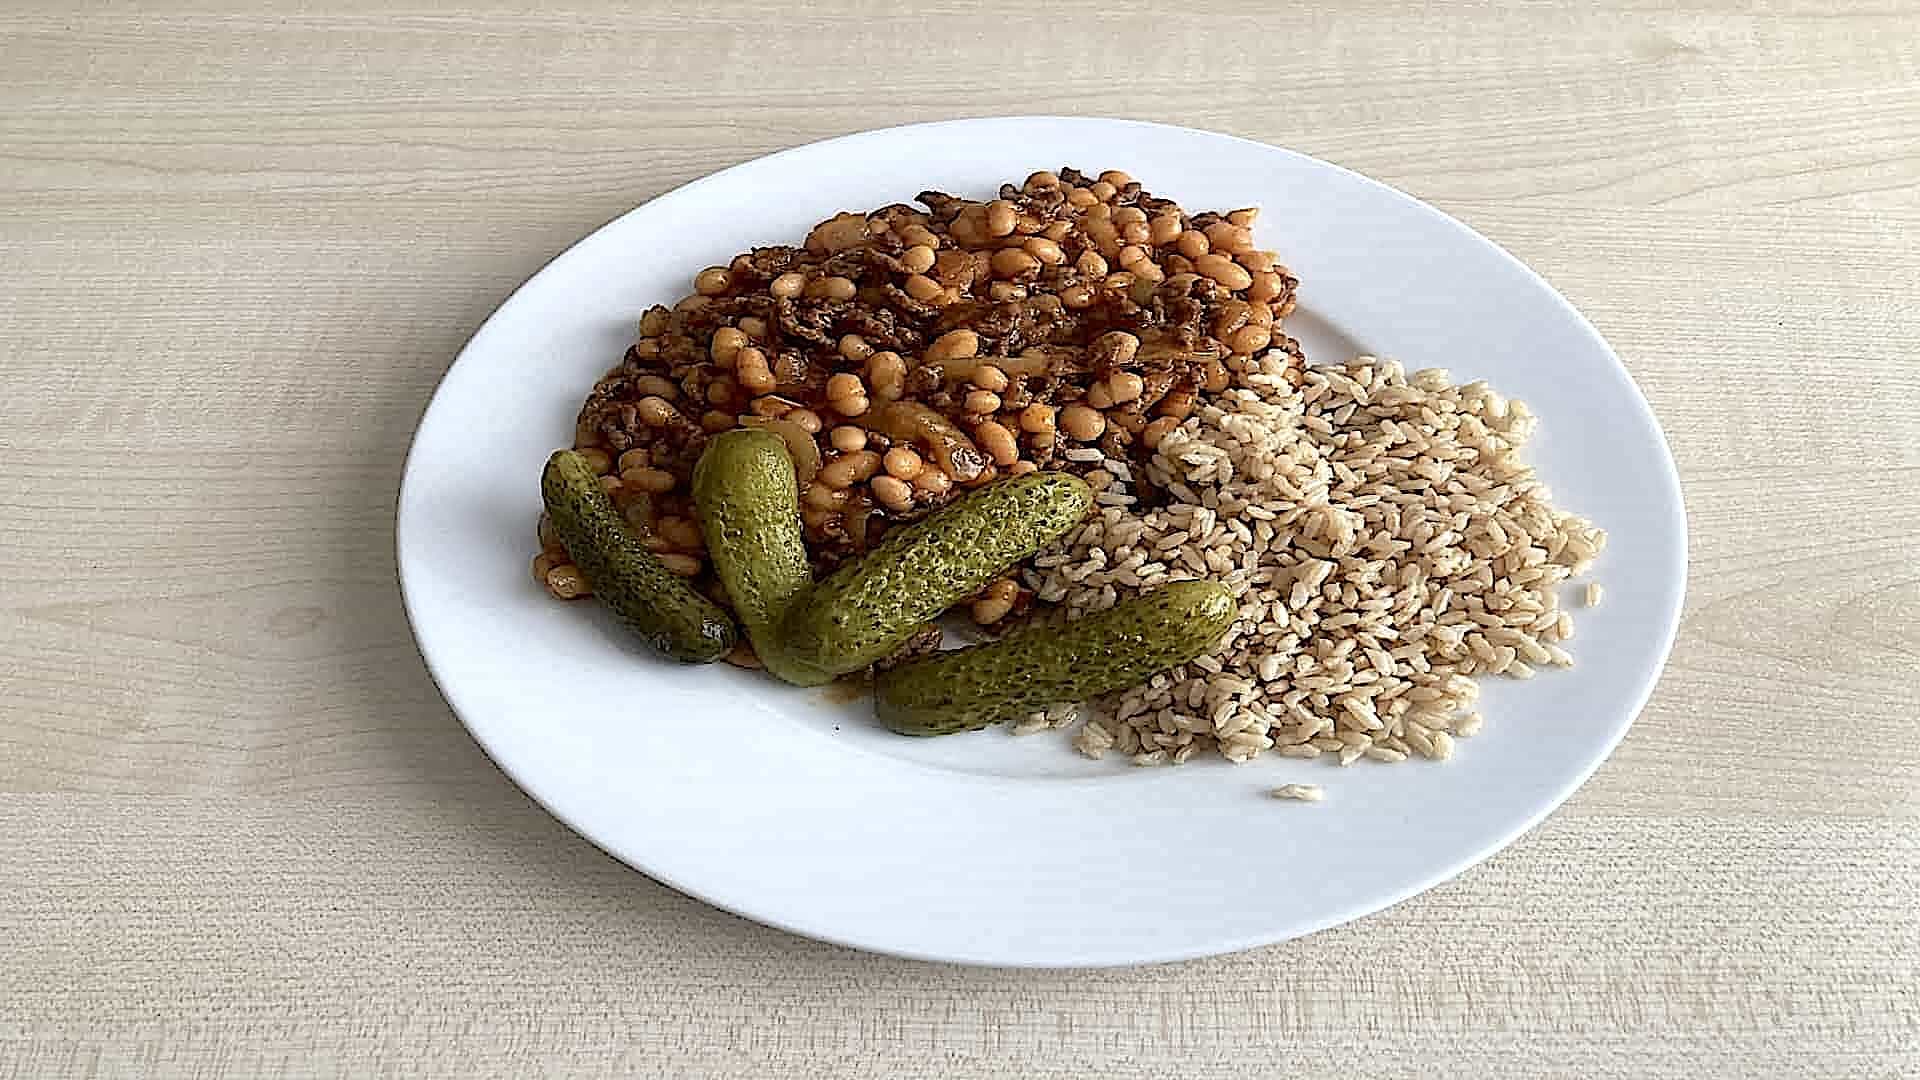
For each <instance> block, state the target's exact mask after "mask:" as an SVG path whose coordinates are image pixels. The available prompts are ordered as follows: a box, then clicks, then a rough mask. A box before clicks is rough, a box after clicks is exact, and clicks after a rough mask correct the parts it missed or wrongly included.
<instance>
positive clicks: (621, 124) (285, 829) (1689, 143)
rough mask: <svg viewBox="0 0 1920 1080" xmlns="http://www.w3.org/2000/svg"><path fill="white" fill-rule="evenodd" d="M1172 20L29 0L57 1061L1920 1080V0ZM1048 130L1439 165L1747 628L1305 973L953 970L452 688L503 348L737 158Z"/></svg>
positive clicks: (2, 53) (3, 286) (1263, 954)
mask: <svg viewBox="0 0 1920 1080" xmlns="http://www.w3.org/2000/svg"><path fill="white" fill-rule="evenodd" d="M1156 11H1157V13H1156V14H1153V15H1144V14H1133V13H1130V9H1129V8H1128V7H1127V6H1126V5H1114V4H1107V3H1096V2H1093V0H1066V2H1063V3H1056V4H1051V5H1045V6H1038V7H1034V6H1028V5H1013V4H1007V3H1004V2H993V3H987V4H961V3H953V2H936V3H921V4H915V5H909V6H908V7H906V8H895V7H894V6H892V5H888V4H883V3H879V2H877V0H864V2H858V3H844V4H839V3H826V2H820V0H795V2H794V3H790V4H787V5H784V6H767V5H757V4H746V3H741V2H738V0H715V2H709V3H707V4H704V5H700V6H698V7H697V8H695V7H691V6H683V7H681V8H680V9H679V10H675V9H672V8H669V7H668V6H666V5H657V4H648V3H638V4H619V3H612V2H606V0H574V2H572V3H567V4H543V5H539V6H537V7H529V6H527V5H524V4H520V3H517V2H505V0H500V2H495V0H461V2H459V3H457V4H455V5H451V6H427V5H414V6H407V5H405V4H395V3H390V2H381V3H372V2H362V3H339V4H331V5H324V4H322V5H316V4H309V3H300V2H277V3H267V4H259V3H254V4H241V3H238V2H236V0H178V2H175V3H163V2H158V0H124V2H116V3H108V2H104V0H103V2H97V3H84V4H73V3H64V2H62V3H55V2H51V0H38V2H18V0H16V2H14V3H10V4H8V5H7V10H6V13H5V16H4V18H0V387H4V390H5V392H4V394H0V432H3V433H4V435H0V511H3V513H0V536H4V544H0V655H3V656H4V658H5V662H4V667H0V943H4V953H3V955H4V961H3V962H0V1075H17V1076H31V1077H43V1076H59V1075H85V1074H89V1073H98V1074H103V1075H126V1076H134V1075H189V1074H191V1075H234V1076H257V1075H263V1074H275V1073H288V1074H301V1075H305V1074H332V1075H368V1074H373V1073H395V1074H421V1075H462V1076H479V1075H531V1074H534V1073H544V1074H555V1073H588V1074H591V1073H605V1072H617V1071H618V1072H633V1073H639V1074H645V1075H656V1076H672V1077H717V1076H752V1077H770V1078H786V1077H809V1078H811V1077H819V1076H855V1075H872V1076H890V1077H914V1076H924V1077H945V1076H968V1075H979V1076H1008V1077H1032V1078H1055V1077H1059V1078H1065V1077H1087V1076H1118V1077H1143V1078H1144V1077H1169V1076H1186V1077H1206V1078H1211V1077H1227V1076H1274V1075H1287V1076H1300V1077H1320V1076H1326V1077H1343V1078H1344V1077H1353V1076H1362V1075H1377V1076H1396V1077H1415V1076H1418V1077H1432V1076H1448V1075H1460V1076H1516V1077H1520V1076H1524V1077H1538V1076H1570V1077H1573V1076H1577V1077H1588V1078H1611V1077H1622V1078H1624V1077H1676V1078H1677V1077H1700V1076H1722V1075H1724V1076H1754V1077H1784V1076H1834V1077H1841V1076H1845V1077H1894V1076H1911V1075H1915V1074H1916V1073H1917V1072H1920V990H1917V989H1916V986H1917V985H1920V554H1917V553H1916V552H1920V540H1917V539H1916V538H1917V537H1920V359H1917V358H1916V357H1917V356H1920V302H1916V299H1915V298H1916V297H1917V296H1920V240H1917V239H1916V236H1920V6H1916V5H1914V4H1911V3H1900V2H1890V0H1879V2H1875V3H1865V2H1860V3H1847V2H1833V3H1818V2H1812V0H1799V2H1795V0H1759V2H1744V0H1743V2H1739V3H1735V2H1731V0H1728V2H1710V0H1687V2H1681V3H1667V2H1661V3H1655V2H1652V0H1642V2H1639V3H1629V4H1610V5H1590V4H1584V3H1577V2H1573V0H1540V2H1535V3H1527V4H1510V5H1499V4H1486V3H1433V4H1424V5H1419V6H1418V7H1417V8H1416V7H1413V6H1402V5H1362V4H1357V3H1335V2H1329V0H1305V2H1300V3H1287V4H1280V3H1267V2H1252V3H1243V4H1225V3H1213V2H1209V0H1202V2H1200V3H1197V4H1181V5H1173V6H1162V7H1160V8H1158V9H1156ZM1030 112H1049V113H1092V114H1107V115H1121V116H1133V117H1140V118H1146V119H1157V120H1166V121H1172V122H1177V123H1184V124H1191V125H1195V126H1200V127H1208V128H1214V129H1219V130H1223V131H1230V132H1234V133H1237V134H1242V135H1247V136H1250V137H1254V138H1260V139H1265V140H1268V141H1272V142H1277V143H1282V144H1285V145H1288V146H1292V147H1294V148H1296V149H1300V150H1303V151H1306V152H1309V153H1314V154H1318V155H1321V156H1324V157H1327V158H1330V159H1332V160H1334V161H1337V162H1339V163H1341V164H1344V165H1348V166H1350V167H1353V168H1356V169H1359V170H1361V171H1363V172H1366V173H1369V174H1370V175H1373V176H1376V177H1378V178H1380V179H1382V180H1385V181H1387V182H1389V183H1393V184H1396V185H1398V186H1400V187H1403V188H1405V189H1407V190H1409V191H1412V192H1414V193H1415V194H1418V195H1420V196H1421V197H1423V198H1426V199H1428V200H1430V201H1432V202H1434V203H1435V204H1437V205H1439V206H1440V207H1442V208H1443V209H1446V210H1448V211H1450V212H1452V213H1454V214H1456V215H1458V216H1460V217H1462V218H1464V219H1465V220H1466V221H1467V222H1469V223H1470V224H1472V225H1473V226H1474V227H1476V228H1478V229H1480V230H1481V231H1482V232H1485V233H1486V234H1487V235H1489V236H1491V237H1493V238H1494V239H1495V240H1497V241H1499V242H1500V243H1502V244H1504V245H1506V246H1507V247H1508V248H1510V249H1511V250H1513V251H1514V252H1516V253H1517V254H1519V255H1520V256H1521V257H1522V258H1524V259H1526V260H1527V261H1528V262H1529V263H1531V264H1532V265H1533V266H1535V267H1536V268H1538V269H1540V270H1541V271H1542V272H1543V273H1544V274H1546V276H1547V277H1548V278H1549V279H1551V280H1552V281H1553V282H1554V283H1555V284H1556V285H1558V286H1559V287H1560V288H1561V289H1562V290H1563V291H1564V292H1565V293H1566V294H1567V295H1568V296H1569V297H1570V298H1571V299H1572V300H1573V301H1574V303H1576V304H1577V305H1579V306H1580V307H1581V309H1582V310H1583V311H1585V312H1586V313H1587V314H1588V315H1589V316H1590V317H1591V318H1592V319H1593V320H1594V321H1595V323H1596V324H1597V325H1598V326H1599V327H1600V328H1601V330H1602V331H1603V332H1604V333H1605V334H1606V335H1607V336H1608V337H1609V339H1610V340H1611V341H1612V342H1613V343H1614V345H1615V346H1616V347H1617V348H1618V349H1619V350H1620V352H1621V354H1622V355H1623V356H1624V357H1625V359H1626V360H1627V362H1628V364H1629V366H1630V367H1631V368H1632V370H1633V372H1634V375H1635V377H1636V378H1637V379H1638V380H1639V382H1640V385H1641V386H1642V387H1643V388H1644V389H1645V391H1646V393H1647V395H1648V397H1649V398H1650V399H1651V400H1652V402H1653V405H1654V408H1655V409H1656V411H1657V412H1658V413H1659V415H1660V417H1661V419H1662V421H1663V423H1664V425H1665V427H1666V429H1667V431H1668V433H1669V435H1670V437H1671V440H1672V443H1673V448H1674V453H1675V456H1676V458H1677V459H1678V461H1679V464H1680V468H1681V472H1682V475H1683V477H1684V480H1685V485H1686V496H1687V502H1688V509H1689V513H1690V523H1691V529H1692V552H1691V554H1692V577H1691V581H1690V591H1689V596H1688V604H1687V610H1686V615H1685V621H1684V624H1683V626H1682V629H1681V635H1680V640H1679V644H1678V646H1677V648H1676V649H1675V652H1674V656H1673V661H1672V664H1671V665H1670V666H1669V668H1668V671H1667V674H1666V676H1665V678H1664V679H1663V681H1662V682H1661V685H1660V688H1659V690H1658V692H1657V693H1656V695H1655V697H1654V699H1653V702H1652V704H1651V705H1650V706H1649V707H1648V709H1647V711H1646V712H1645V714H1644V715H1643V716H1642V718H1641V720H1640V722H1639V723H1638V724H1637V725H1636V726H1635V727H1634V729H1633V731H1632V733H1631V734H1630V735H1629V737H1628V738H1627V740H1626V742H1625V743H1624V744H1623V745H1622V746H1621V748H1620V750H1619V752H1618V753H1617V754H1616V755H1615V756H1614V757H1613V759H1612V760H1611V761H1610V762H1609V763H1608V764H1607V765H1606V767H1605V768H1603V769H1602V770H1601V771H1600V773H1599V774H1598V775H1597V776H1596V777H1595V778H1594V779H1593V781H1592V782H1591V783H1589V784H1588V785H1587V786H1586V787H1585V788H1584V789H1582V790H1581V792H1580V793H1579V794H1578V795H1577V796H1576V797H1575V798H1574V799H1573V800H1572V802H1570V803H1569V804H1568V805H1567V806H1566V807H1565V808H1564V809H1563V810H1562V811H1560V812H1559V813H1558V814H1556V815H1555V816H1554V817H1553V818H1552V819H1551V820H1549V821H1548V822H1547V823H1546V824H1545V825H1543V826H1542V827H1541V828H1540V829H1538V830H1537V831H1535V832H1534V833H1532V834H1530V835H1529V836H1528V837H1526V838H1525V839H1523V840H1522V841H1521V842H1519V843H1518V844H1516V845H1514V846H1513V847H1512V848H1510V849H1508V850H1507V851H1505V852H1503V853H1501V854H1500V855H1498V856H1497V857H1495V858H1493V859H1491V860H1490V861H1488V862H1487V863H1486V864H1485V865H1483V866H1481V867H1479V868H1477V869H1475V870H1473V871H1471V872H1469V873H1468V874H1466V875H1465V876H1463V877H1462V878H1460V879H1459V880H1457V881H1454V882H1452V883H1450V884H1448V885H1445V886H1443V887H1441V888H1439V889H1436V890H1434V891H1433V892H1431V893H1429V894H1427V895H1425V896H1422V897H1420V898H1417V899H1415V900H1413V901H1410V902H1408V903H1406V904H1403V905H1401V906H1399V907H1397V908H1394V909H1392V910H1390V911H1388V912H1386V913H1383V914H1381V915H1378V916H1375V917H1373V918H1369V919H1366V920H1363V921H1361V922H1359V923H1357V924H1354V925H1351V926H1347V927H1344V928H1341V929H1338V930H1333V931H1329V932H1326V933H1323V934H1319V935H1316V936H1314V937H1312V938H1309V939H1307V940H1303V941H1299V942H1294V943H1291V944H1288V945H1283V946H1278V947H1274V948H1268V949H1261V950H1257V951H1254V952H1251V953H1247V954H1243V955H1239V956H1233V957H1227V958H1221V959H1217V960H1211V961H1204V962H1198V963H1190V964H1180V965H1172V966H1166V967H1155V968H1147V969H1142V970H1135V971H1123V972H1101V973H1071V972H1068V973H1059V972H999V971H981V970H967V969H954V968H943V967H935V966H929V965H924V964H915V963H907V962H901V961H894V960H889V959H883V958H877V957H872V956H866V955H862V954H857V953H852V952H848V951H845V950H841V949H837V948H834V947H830V946H825V945H819V944H815V943H812V942H808V941H804V940H801V939H798V938H794V937H790V936H788V935H785V934H782V933H780V932H777V931H772V930H768V929H764V928H761V927H758V926H755V925H753V924H750V923H746V922H743V921H741V920H738V919H735V918H733V917H730V916H727V915H723V914H720V913H718V912H715V911H713V910H711V909H708V908H706V907H704V906H702V905H700V904H698V903H696V902H693V901H691V900H687V899H685V898H682V897H680V896H679V895H677V894H675V893H673V892H671V891H669V890H667V889H665V888H662V887H660V886H658V885H655V884H653V883H651V882H649V881H647V880H646V879H645V878H642V877H640V876H639V875H637V874H634V873H632V872H631V871H628V870H626V869H624V868H623V867H621V866H620V865H619V864H617V863H614V862H613V861H611V860H610V859H608V858H606V857H605V856H603V855H601V854H600V853H598V852H597V851H595V850H594V849H592V848H591V847H590V846H589V845H588V844H586V843H585V842H584V841H581V840H579V839H577V838H575V837H573V836H572V835H571V834H570V833H568V832H567V831H566V830H565V829H564V828H563V827H561V826H560V825H558V824H557V823H555V822H554V821H553V820H551V819H550V818H548V817H547V816H546V815H545V814H544V813H542V812H541V811H540V810H539V809H538V808H537V807H535V806H534V805H532V804H531V803H530V802H529V801H528V800H527V799H526V798H525V797H523V796H522V795H520V794H519V793H518V792H517V791H516V790H515V789H514V788H513V786H512V785H511V784H510V783H508V782H507V781H506V780H505V779H504V778H503V777H502V776H500V774H499V773H498V772H497V771H496V770H495V769H494V768H493V767H492V766H491V765H490V764H489V763H488V762H487V760H486V759H485V758H484V757H483V756H482V755H481V754H480V752H479V751H478V750H477V749H476V748H475V747H474V745H473V744H472V742H471V741H470V740H469V739H468V738H467V737H466V736H465V734H464V733H463V732H462V731H461V729H460V727H459V725H458V724H457V723H456V722H455V721H454V719H453V718H452V717H451V716H450V715H449V713H448V711H447V709H446V707H445V705H444V704H443V703H442V702H441V700H440V698H439V696H438V695H437V693H436V692H435V690H434V687H433V685H432V684H431V682H430V681H429V680H428V679H427V676H426V674H425V672H424V671H423V669H422V668H421V666H420V663H419V660H418V657H417V655H416V654H415V652H414V649H413V646H412V643H411V640H410V638H409V636H408V633H407V630H406V626H405V623H404V621H403V619H402V616H401V612H400V606H399V601H398V597H397V594H396V591H395V588H394V581H393V575H394V567H393V559H392V554H391V540H390V537H391V525H392V520H391V518H392V507H393V501H394V492H395V489H396V487H397V483H398V479H399V469H400V459H401V455H402V453H403V452H404V450H405V447H406V443H407V439H408V436H409V434H410V433H411V429H412V426H413V424H414V422H415V420H416V419H417V417H418V415H419V413H420V410H421V409H422V407H423V406H424V404H425V402H426V398H427V395H428V393H429V392H430V391H431V389H432V387H433V386H434V384H435V382H436V381H437V379H438V378H439V376H440V374H441V373H442V371H443V370H444V369H445V367H446V365H447V363H448V362H449V361H450V360H451V358H452V356H453V355H454V353H455V352H456V351H457V349H458V348H459V346H460V345H461V343H462V342H463V341H464V340H465V338H466V337H467V336H468V335H469V334H470V333H471V332H472V330H473V329H474V327H475V326H476V325H477V324H478V323H479V321H480V320H481V319H483V318H484V317H485V316H486V314H487V313H488V312H489V311H490V310H492V308H493V307H494V306H495V305H496V304H497V303H498V302H499V301H500V300H501V299H502V298H503V297H505V296H506V295H507V294H508V293H509V292H510V291H511V290H512V289H513V288H514V286H515V285H517V284H518V283H519V282H520V281H521V280H522V279H523V278H524V277H525V276H526V275H527V274H529V273H531V272H532V271H533V270H535V269H536V268H538V266H539V265H540V264H541V262H542V261H544V260H545V259H546V258H548V257H549V256H550V255H552V254H553V253H554V252H556V251H558V250H559V249H561V248H562V247H564V246H565V245H566V244H568V243H570V242H571V241H573V240H574V239H576V238H578V237H579V236H581V235H583V234H584V233H586V232H587V231H589V230H591V229H592V228H593V227H595V226H596V225H598V224H600V223H601V222H603V221H605V220H607V219H608V218H610V217H612V216H614V215H615V214H618V213H619V212H621V211H623V210H625V209H627V208H628V207H630V206H632V205H634V204H635V203H637V202H639V201H642V200H644V199H646V198H649V197H651V196H653V195H656V194H658V193H659V192H661V191H664V190H666V189H668V188H670V187H672V186H674V185H676V184H679V183H681V182H684V181H686V180H688V179H691V178H693V177H696V176H699V175H702V174H705V173H707V172H711V171H713V170H714V169H717V168H720V167H723V166H726V165H729V164H732V163H735V162H738V161H742V160H746V159H748V158H751V157H754V156H756V155H759V154H761V153H765V152H767V151H770V150H774V149H778V148H780V147H784V146H788V145H792V144H794V143H798V142H802V141H806V140H811V139H815V138H820V137H825V136H829V135H834V134H839V133H843V132H848V131H855V130H860V129H864V128H871V127H877V126H884V125H888V124H895V123H903V122H909V121H915V120H924V119H934V118H943V117H950V116H960V115H973V114H1007V113H1030ZM1041 164H1050V163H1041ZM1102 164H1120V163H1102ZM1285 213H1286V211H1285V209H1284V208H1275V209H1274V210H1273V213H1272V217H1273V219H1274V220H1275V221H1276V222H1280V223H1282V225H1281V231H1282V233H1284V225H1283V222H1284V218H1285ZM1281 243H1282V246H1284V235H1282V236H1281ZM1308 287H1309V288H1310V287H1311V282H1309V283H1308ZM1321 811H1324V812H1336V808H1327V807H1323V808H1321ZM1290 812H1293V811H1290V810H1287V809H1284V808H1283V809H1281V810H1280V811H1279V813H1281V814H1286V813H1290Z"/></svg>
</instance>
